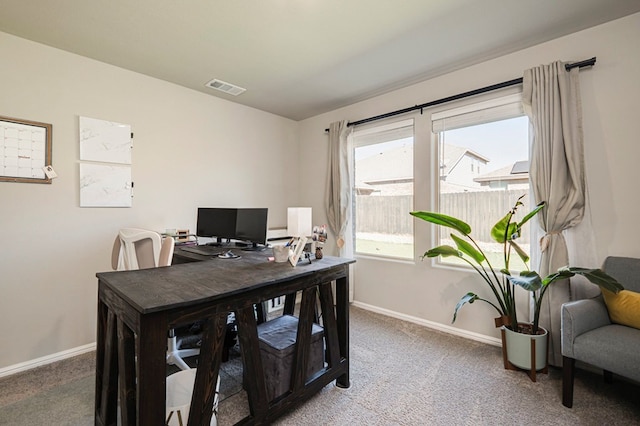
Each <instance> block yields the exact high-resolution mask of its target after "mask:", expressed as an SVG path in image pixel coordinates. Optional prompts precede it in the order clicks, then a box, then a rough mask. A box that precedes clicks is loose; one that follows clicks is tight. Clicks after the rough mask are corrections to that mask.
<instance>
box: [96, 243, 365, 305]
mask: <svg viewBox="0 0 640 426" xmlns="http://www.w3.org/2000/svg"><path fill="white" fill-rule="evenodd" d="M238 254H241V257H240V258H237V259H220V258H212V259H208V260H203V261H201V262H191V263H184V264H178V265H173V266H169V267H163V268H152V269H142V270H137V271H116V272H99V273H97V274H96V276H97V277H98V279H99V285H100V287H101V288H102V287H103V286H104V287H106V288H108V289H109V290H111V291H112V292H114V293H116V294H118V295H119V296H120V297H121V298H122V299H124V300H126V301H127V302H128V303H129V304H130V305H131V306H133V307H134V308H135V309H136V310H137V311H138V312H140V313H143V314H147V313H151V312H155V311H161V310H167V309H173V308H179V307H182V306H188V305H193V304H196V303H204V302H212V301H221V300H223V299H225V298H227V297H232V296H237V295H238V294H241V293H246V292H249V291H252V290H255V289H260V288H262V287H268V286H272V285H277V284H278V283H283V282H288V281H292V280H296V279H300V278H304V277H307V276H311V275H312V274H318V273H320V275H322V273H327V274H330V273H331V272H332V271H337V270H340V269H342V268H344V267H346V266H347V265H348V264H350V263H353V262H355V260H354V259H345V258H339V257H332V256H324V257H323V258H322V259H320V260H314V261H313V262H312V263H311V264H309V263H302V262H301V263H300V264H298V266H296V267H295V268H294V267H292V266H291V265H290V264H289V262H286V263H275V262H273V261H269V260H268V257H269V256H271V251H270V250H269V251H265V252H251V251H239V252H238Z"/></svg>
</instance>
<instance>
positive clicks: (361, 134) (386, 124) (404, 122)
mask: <svg viewBox="0 0 640 426" xmlns="http://www.w3.org/2000/svg"><path fill="white" fill-rule="evenodd" d="M417 123H418V122H417V119H416V114H414V115H413V116H411V115H409V116H403V117H393V118H390V119H386V120H384V121H382V122H380V121H378V122H376V123H368V124H366V125H362V126H358V128H357V129H354V131H353V132H352V133H351V135H350V136H349V137H350V138H351V143H350V145H351V151H352V162H353V164H352V166H353V171H354V173H353V180H354V181H353V182H352V206H351V212H352V214H351V223H352V227H351V228H352V232H353V249H354V255H355V256H357V257H367V258H373V259H378V260H393V261H400V262H414V261H415V249H416V232H415V224H414V222H413V221H412V220H410V219H409V220H410V222H411V233H410V234H409V235H411V246H412V250H411V253H412V254H411V255H409V256H394V255H391V254H379V253H370V252H363V251H358V246H357V236H356V227H357V221H356V214H357V197H358V195H357V188H356V185H355V179H356V175H357V169H356V158H355V157H356V155H355V154H356V149H358V148H361V147H364V146H368V145H371V146H372V145H376V144H379V143H385V142H391V141H394V140H399V139H402V138H401V137H398V138H384V137H381V138H380V140H378V141H371V142H368V143H363V142H362V141H358V139H359V138H360V139H364V138H366V137H367V136H370V137H372V138H374V139H375V136H374V135H375V134H380V133H388V134H393V132H394V130H399V129H401V128H406V127H411V137H412V139H413V154H412V158H411V170H412V176H413V178H412V186H413V188H412V191H411V203H410V204H411V209H410V210H409V211H412V210H413V209H414V207H415V203H416V200H415V183H416V178H415V169H416V160H415V158H416V155H415V146H416V127H417ZM401 132H402V131H399V134H401ZM385 139H387V140H385ZM409 211H407V216H408V217H409Z"/></svg>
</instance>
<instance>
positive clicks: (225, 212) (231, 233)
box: [196, 207, 237, 244]
mask: <svg viewBox="0 0 640 426" xmlns="http://www.w3.org/2000/svg"><path fill="white" fill-rule="evenodd" d="M236 216H237V209H230V208H218V207H199V208H198V218H197V222H196V235H197V236H198V237H209V238H216V243H215V244H222V243H223V240H231V239H235V238H236Z"/></svg>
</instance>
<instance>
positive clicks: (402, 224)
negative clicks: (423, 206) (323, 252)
mask: <svg viewBox="0 0 640 426" xmlns="http://www.w3.org/2000/svg"><path fill="white" fill-rule="evenodd" d="M413 140H414V123H413V119H411V120H403V121H399V122H395V123H391V124H386V125H382V126H376V127H371V128H368V129H366V130H361V131H356V132H354V134H353V144H354V209H353V210H354V229H355V252H356V253H357V254H365V255H373V256H383V257H393V258H401V259H413V257H414V252H413V220H412V217H411V216H410V215H409V214H408V212H410V211H412V210H413Z"/></svg>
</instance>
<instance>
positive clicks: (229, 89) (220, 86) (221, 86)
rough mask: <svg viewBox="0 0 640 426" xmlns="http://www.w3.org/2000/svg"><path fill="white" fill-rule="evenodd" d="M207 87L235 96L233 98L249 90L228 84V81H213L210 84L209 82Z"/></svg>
mask: <svg viewBox="0 0 640 426" xmlns="http://www.w3.org/2000/svg"><path fill="white" fill-rule="evenodd" d="M205 86H207V87H210V88H212V89H216V90H219V91H221V92H224V93H228V94H229V95H233V96H238V95H239V94H241V93H243V92H245V91H246V90H247V89H245V88H242V87H240V86H236V85H234V84H231V83H227V82H226V81H222V80H218V79H217V78H216V79H213V80H211V81H210V82H208V83H207V84H205Z"/></svg>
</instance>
